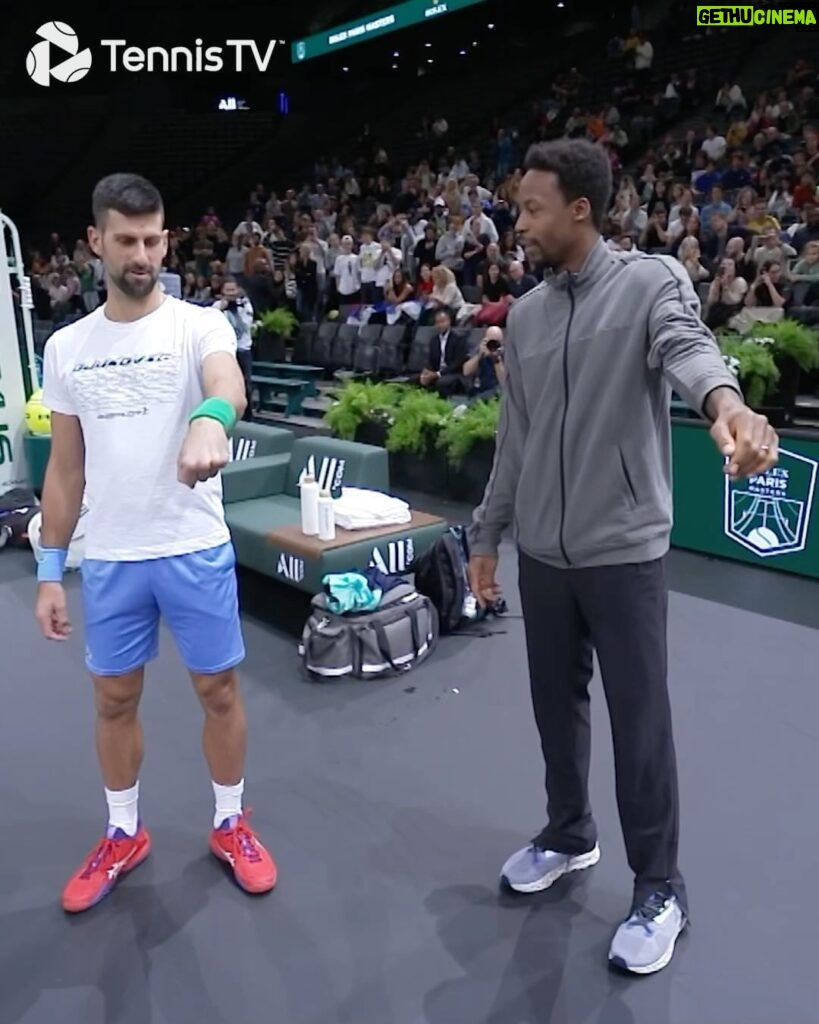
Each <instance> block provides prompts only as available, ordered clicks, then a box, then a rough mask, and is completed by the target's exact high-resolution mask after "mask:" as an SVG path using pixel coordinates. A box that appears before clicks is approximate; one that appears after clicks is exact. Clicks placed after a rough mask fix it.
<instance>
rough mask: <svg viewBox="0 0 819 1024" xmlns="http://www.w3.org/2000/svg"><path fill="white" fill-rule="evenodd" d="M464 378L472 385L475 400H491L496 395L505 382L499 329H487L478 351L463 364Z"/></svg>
mask: <svg viewBox="0 0 819 1024" xmlns="http://www.w3.org/2000/svg"><path fill="white" fill-rule="evenodd" d="M464 376H465V377H466V379H467V380H468V381H470V383H471V384H473V386H474V390H475V392H476V394H475V397H476V398H492V397H494V396H495V395H497V394H498V392H499V391H500V389H501V388H502V387H503V384H504V382H505V381H506V365H505V364H504V361H503V331H502V330H501V329H500V327H487V329H486V334H484V336H483V338H481V343H480V346H479V347H478V351H477V352H476V353H475V355H474V356H471V357H470V358H469V359H467V361H466V363H465V364H464Z"/></svg>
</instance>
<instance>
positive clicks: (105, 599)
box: [82, 542, 245, 676]
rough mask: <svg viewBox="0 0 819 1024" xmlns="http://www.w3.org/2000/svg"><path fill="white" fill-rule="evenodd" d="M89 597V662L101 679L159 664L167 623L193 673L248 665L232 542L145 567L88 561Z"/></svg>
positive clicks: (84, 571)
mask: <svg viewBox="0 0 819 1024" xmlns="http://www.w3.org/2000/svg"><path fill="white" fill-rule="evenodd" d="M82 590H83V602H84V605H85V636H86V641H85V642H86V651H85V655H86V658H85V663H86V665H87V666H88V670H89V671H90V672H93V673H94V675H98V676H119V675H124V674H125V673H126V672H132V671H133V670H134V669H136V668H139V667H140V666H142V665H145V664H146V663H147V662H149V661H152V660H153V659H154V658H155V657H156V656H157V654H158V653H159V620H160V616H161V617H162V618H163V619H164V620H165V622H166V624H167V625H168V628H169V629H170V631H171V633H172V634H173V637H174V640H175V641H176V645H177V647H178V649H179V653H180V654H181V656H182V660H183V661H184V663H185V665H186V667H187V668H188V670H189V671H191V672H197V673H200V674H202V675H212V674H214V673H216V672H226V671H227V670H228V669H231V668H234V667H235V666H236V665H238V664H239V662H240V661H242V660H243V659H244V656H245V645H244V640H243V637H242V625H241V622H240V620H239V600H238V593H237V585H236V555H235V553H234V550H233V545H232V544H231V543H230V542H228V543H226V544H221V545H219V546H218V547H215V548H209V549H207V550H205V551H195V552H193V553H192V554H189V555H173V556H170V557H168V558H155V559H150V560H147V561H144V562H109V561H101V560H98V559H85V561H84V562H83V564H82Z"/></svg>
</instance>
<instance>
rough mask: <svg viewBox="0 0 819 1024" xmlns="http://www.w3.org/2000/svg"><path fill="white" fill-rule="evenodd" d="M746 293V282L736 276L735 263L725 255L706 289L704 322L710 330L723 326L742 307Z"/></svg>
mask: <svg viewBox="0 0 819 1024" xmlns="http://www.w3.org/2000/svg"><path fill="white" fill-rule="evenodd" d="M747 293H748V282H747V281H746V280H745V278H744V277H738V276H737V268H736V264H735V263H734V261H733V260H732V259H729V258H728V257H726V258H725V259H724V260H723V261H722V263H721V264H720V268H719V270H718V271H717V273H716V276H715V277H714V280H713V281H712V282H711V287H710V288H709V289H708V301H707V303H706V306H705V323H706V325H707V326H708V327H710V328H711V329H712V330H716V329H717V328H718V327H724V326H725V325H726V324H727V323H728V321H729V320H730V319H731V317H732V316H734V315H735V314H737V313H738V312H739V311H740V310H741V309H742V304H743V303H744V301H745V296H746V295H747Z"/></svg>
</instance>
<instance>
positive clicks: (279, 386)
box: [250, 373, 315, 416]
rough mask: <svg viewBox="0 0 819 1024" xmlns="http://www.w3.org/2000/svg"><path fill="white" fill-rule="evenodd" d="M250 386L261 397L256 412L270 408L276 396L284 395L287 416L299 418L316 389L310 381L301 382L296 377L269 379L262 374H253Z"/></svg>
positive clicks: (255, 405) (256, 405) (255, 406)
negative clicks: (302, 408)
mask: <svg viewBox="0 0 819 1024" xmlns="http://www.w3.org/2000/svg"><path fill="white" fill-rule="evenodd" d="M250 384H251V390H252V391H253V392H258V396H259V398H258V402H257V403H255V404H254V410H255V409H263V408H265V407H268V408H269V407H270V406H272V404H273V402H272V399H273V397H274V396H275V395H284V396H285V397H286V399H287V406H286V408H285V411H284V414H285V416H298V415H299V414H300V413H301V407H302V403H303V402H304V400H305V398H309V397H310V394H311V392H312V391H313V390H314V388H315V385H314V384H313V383H312V381H309V380H299V379H298V378H296V377H268V376H265V375H264V374H261V373H254V374H252V375H251V377H250Z"/></svg>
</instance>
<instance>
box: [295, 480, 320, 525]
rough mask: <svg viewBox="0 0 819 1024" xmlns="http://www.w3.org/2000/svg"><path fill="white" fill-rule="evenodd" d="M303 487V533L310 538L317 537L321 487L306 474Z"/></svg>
mask: <svg viewBox="0 0 819 1024" xmlns="http://www.w3.org/2000/svg"><path fill="white" fill-rule="evenodd" d="M300 487H301V532H302V533H304V534H306V535H307V536H308V537H315V536H316V535H317V534H318V532H319V515H318V504H319V485H318V484H317V483H316V478H315V477H314V476H311V475H310V474H309V473H306V474H305V475H304V477H302V481H301V484H300Z"/></svg>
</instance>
